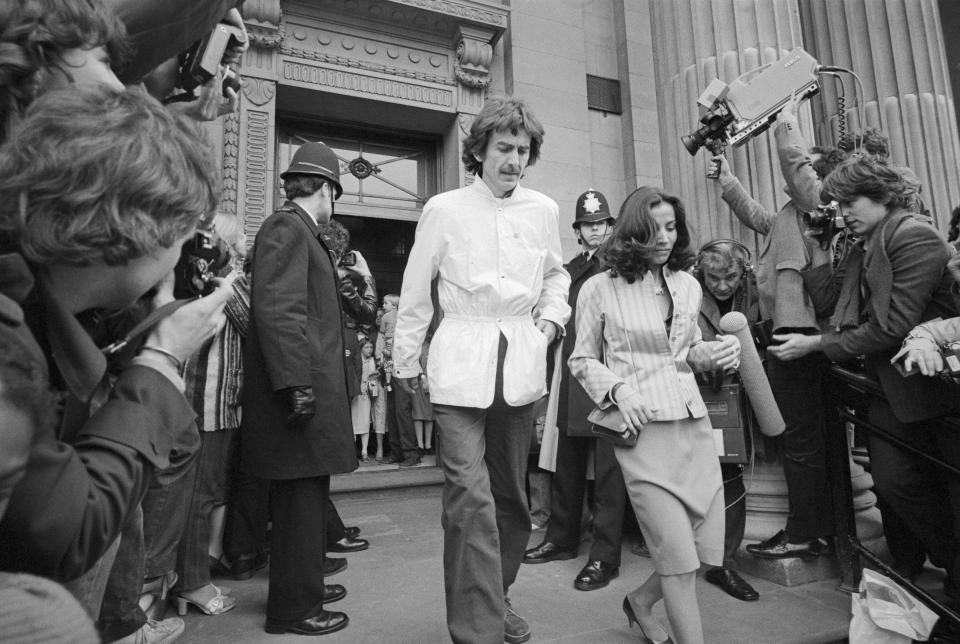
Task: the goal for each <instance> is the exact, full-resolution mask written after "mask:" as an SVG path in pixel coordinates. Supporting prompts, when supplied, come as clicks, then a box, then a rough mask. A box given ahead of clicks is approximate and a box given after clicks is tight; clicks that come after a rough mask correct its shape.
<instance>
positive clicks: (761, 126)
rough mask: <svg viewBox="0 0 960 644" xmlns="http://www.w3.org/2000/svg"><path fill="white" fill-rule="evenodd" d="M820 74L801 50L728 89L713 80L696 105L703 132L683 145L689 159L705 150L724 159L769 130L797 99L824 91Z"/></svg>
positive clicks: (713, 173) (690, 136) (754, 71)
mask: <svg viewBox="0 0 960 644" xmlns="http://www.w3.org/2000/svg"><path fill="white" fill-rule="evenodd" d="M820 69H822V68H821V67H820V66H819V65H818V64H817V61H816V59H814V58H813V57H812V56H811V55H810V54H808V53H807V52H805V51H804V50H803V49H801V48H799V47H797V48H796V49H794V50H792V51H791V52H790V53H788V54H787V55H786V56H784V57H783V58H781V59H780V60H776V61H774V62H772V63H768V64H766V65H763V66H761V67H758V68H756V69H752V70H750V71H748V72H745V73H744V74H741V75H740V76H739V77H738V78H736V79H735V80H733V81H732V82H731V83H730V84H727V83H724V82H723V81H721V80H720V79H718V78H715V79H713V80H712V81H711V82H710V84H709V85H708V86H707V88H706V89H705V90H704V92H703V93H702V94H701V95H700V98H699V99H698V100H697V104H698V105H699V106H700V107H701V108H702V109H703V115H702V116H701V118H700V123H701V127H699V128H697V129H696V130H695V131H693V132H691V133H690V134H687V135H685V136H683V137H681V138H680V141H681V142H682V143H683V146H684V147H685V148H686V149H687V151H688V152H689V153H690V154H691V155H693V154H696V153H697V151H699V150H700V148H702V147H707V148H708V149H709V150H710V151H711V152H712V153H713V154H721V153H722V152H723V150H724V148H725V147H726V146H727V144H728V143H730V144H733V145H734V146H740V145H743V144H744V143H746V142H747V141H748V140H750V139H751V138H753V137H754V136H756V135H758V134H760V133H761V132H764V131H765V130H766V129H767V128H769V127H770V124H771V123H772V122H773V121H774V120H776V118H777V114H779V113H780V111H781V110H782V109H783V108H784V107H785V106H786V105H787V103H788V102H790V100H792V99H793V98H794V97H797V98H799V99H805V98H810V97H811V96H815V95H816V94H817V92H819V91H820V82H819V80H818V79H817V74H818V72H819V70H820ZM714 165H715V164H714ZM718 171H719V168H716V167H712V168H711V169H710V171H709V172H708V174H707V176H712V177H715V176H716V173H717V172H718Z"/></svg>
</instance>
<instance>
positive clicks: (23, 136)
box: [0, 86, 231, 627]
mask: <svg viewBox="0 0 960 644" xmlns="http://www.w3.org/2000/svg"><path fill="white" fill-rule="evenodd" d="M105 131H108V132H110V137H111V139H110V140H111V143H112V144H111V145H104V138H103V136H104V135H103V133H104V132H105ZM38 159H44V160H45V162H44V163H38V162H37V160H38ZM212 167H213V162H212V159H211V158H210V156H209V146H208V144H207V143H206V141H205V139H204V137H203V136H202V134H201V133H200V132H199V130H198V129H197V127H196V126H194V125H193V124H190V123H187V122H185V121H183V120H182V119H179V118H177V117H175V116H173V115H171V114H169V112H168V111H167V110H165V109H164V108H163V107H162V106H161V105H160V104H159V103H157V102H156V101H155V100H153V99H151V98H150V97H148V96H147V95H145V94H144V93H142V92H137V91H127V92H118V91H116V90H113V89H110V88H106V87H80V86H78V87H73V88H71V89H70V90H68V91H58V92H50V93H48V94H47V95H45V96H43V97H41V98H40V99H38V100H37V101H36V102H35V103H34V105H33V106H32V107H31V108H30V109H29V110H28V111H27V113H26V116H25V119H24V120H23V122H22V123H21V124H20V125H19V127H18V128H16V130H15V131H14V132H13V133H12V136H11V138H10V140H9V141H8V142H7V144H6V145H5V146H4V147H3V149H2V151H0V241H2V246H3V252H4V254H3V255H2V257H0V263H2V265H3V271H2V274H3V275H4V280H3V284H2V293H3V295H4V296H5V299H4V302H5V304H6V308H5V310H6V311H7V314H6V315H4V316H3V322H4V324H3V325H2V326H0V331H2V332H3V333H5V334H11V335H12V336H14V337H16V338H17V339H19V341H20V342H22V343H23V344H24V346H26V347H28V348H29V349H30V351H31V352H32V354H33V355H34V357H35V359H36V360H37V361H38V363H40V364H43V365H44V366H45V368H46V369H47V371H48V373H49V376H50V381H51V383H52V385H53V386H54V388H55V389H56V390H57V391H58V392H59V393H60V395H61V397H62V399H63V400H64V401H65V406H64V409H63V413H62V415H61V417H60V419H59V421H58V422H59V427H58V429H57V430H56V431H53V430H52V429H51V430H50V431H49V432H44V433H41V435H40V436H39V437H38V440H37V442H36V443H35V445H34V447H33V449H32V453H31V458H30V461H29V464H28V467H27V472H26V475H25V476H24V478H23V480H22V481H21V482H20V483H19V484H18V485H17V487H16V489H15V490H14V494H13V497H12V499H11V503H10V507H9V510H8V513H7V515H6V517H4V520H3V522H2V523H0V544H2V546H0V567H2V568H3V569H5V570H27V571H32V572H35V573H37V574H41V575H45V576H49V577H51V578H54V579H57V580H62V581H66V580H71V579H75V578H77V577H78V576H80V575H81V574H83V573H84V572H85V571H87V570H88V569H90V568H91V567H93V566H95V565H96V564H98V563H99V565H101V566H105V567H106V568H108V569H109V566H110V562H109V561H108V560H106V559H105V560H104V561H100V560H101V557H103V555H104V554H105V553H106V552H107V551H108V549H109V548H110V546H111V545H112V544H113V543H114V542H115V540H116V538H117V535H118V534H119V532H120V527H121V524H122V523H123V522H124V521H125V520H126V519H127V517H128V516H129V515H130V514H131V513H132V512H134V511H135V509H136V508H137V507H138V505H139V503H140V499H141V498H142V497H143V494H144V493H145V490H146V486H147V484H148V482H149V480H150V478H151V476H152V474H153V472H154V471H155V469H159V468H163V467H166V465H167V463H168V455H169V453H170V445H171V436H172V435H173V434H175V433H177V432H178V431H180V430H181V428H183V427H185V426H189V425H190V423H191V422H192V419H193V411H192V410H191V408H190V406H189V404H188V403H187V401H186V399H185V398H184V396H183V394H182V391H183V381H182V379H181V378H180V374H179V370H180V367H181V365H182V364H183V362H184V361H185V360H186V359H187V358H188V357H189V356H190V355H191V354H192V353H194V352H195V351H196V350H197V349H198V348H199V347H200V345H201V344H202V343H203V341H205V340H206V339H207V338H209V337H211V336H212V335H213V334H214V333H215V332H216V331H217V329H218V328H219V326H220V325H221V324H222V323H223V315H222V309H223V306H224V304H225V302H226V300H227V298H228V296H229V294H230V292H231V291H230V287H229V285H228V284H222V285H220V286H219V287H218V288H217V289H216V290H215V291H214V292H213V293H212V294H211V295H209V296H208V297H205V298H202V299H199V300H196V301H194V302H190V303H188V304H186V305H184V306H182V307H180V308H179V309H177V310H176V311H175V312H174V313H172V314H170V315H169V316H167V317H165V318H163V319H162V320H161V321H160V322H159V323H157V324H156V326H155V327H153V329H152V330H150V331H149V333H148V334H147V335H146V341H145V343H144V344H143V346H142V347H141V348H140V350H139V352H138V353H137V355H136V357H134V358H133V360H132V363H130V364H129V365H126V366H125V367H123V368H122V369H121V370H120V373H119V377H118V379H117V380H116V382H115V383H111V382H110V380H109V379H107V378H106V368H107V361H106V359H105V358H104V356H103V354H102V353H101V351H100V350H99V349H98V348H97V345H96V344H94V340H93V337H92V335H91V331H89V330H88V329H89V328H91V326H95V322H96V319H97V316H98V315H99V314H100V313H101V312H109V311H117V310H121V309H124V308H125V307H129V306H130V305H131V304H133V303H134V302H135V301H137V300H138V299H139V298H140V297H141V296H142V295H144V294H145V293H146V292H148V291H149V290H151V289H152V288H153V287H154V286H156V285H157V284H158V283H160V286H159V287H158V289H157V294H156V296H155V297H154V298H153V305H154V307H159V306H161V305H163V304H166V303H168V302H170V301H172V299H173V296H172V282H171V280H169V279H165V277H167V278H169V277H170V276H171V275H172V269H173V266H174V264H176V262H177V260H178V258H179V256H180V247H181V245H182V243H183V242H185V241H186V240H187V239H189V238H191V237H192V236H193V234H194V230H195V229H196V226H197V224H198V223H199V222H200V220H201V218H202V217H205V216H209V215H210V214H211V213H212V212H213V210H214V209H215V207H216V204H217V200H218V198H219V188H218V186H217V182H216V177H215V175H214V173H213V172H212V171H211V170H210V168H212ZM91 321H92V322H93V323H94V324H93V325H91V324H89V323H90V322H91ZM85 323H86V324H85ZM101 591H102V589H101ZM93 604H94V605H93V606H88V610H93V613H94V614H96V612H97V610H96V606H97V605H98V604H99V599H96V598H94V600H93ZM181 627H182V625H181Z"/></svg>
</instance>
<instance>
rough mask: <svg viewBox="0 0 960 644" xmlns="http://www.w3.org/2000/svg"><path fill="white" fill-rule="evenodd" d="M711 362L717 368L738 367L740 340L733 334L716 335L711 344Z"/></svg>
mask: <svg viewBox="0 0 960 644" xmlns="http://www.w3.org/2000/svg"><path fill="white" fill-rule="evenodd" d="M712 357H713V364H714V365H716V368H717V369H722V370H723V371H726V370H727V369H737V368H739V367H740V340H739V339H738V338H737V336H735V335H718V336H717V343H716V344H715V345H714V346H713V356H712Z"/></svg>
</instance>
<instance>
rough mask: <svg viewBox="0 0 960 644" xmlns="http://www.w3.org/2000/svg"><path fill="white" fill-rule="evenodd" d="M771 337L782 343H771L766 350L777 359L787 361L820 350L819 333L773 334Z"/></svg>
mask: <svg viewBox="0 0 960 644" xmlns="http://www.w3.org/2000/svg"><path fill="white" fill-rule="evenodd" d="M773 339H774V340H775V341H777V342H780V343H782V344H772V345H770V346H769V347H767V351H768V352H769V353H770V354H772V355H773V356H774V357H776V358H777V359H779V360H783V361H789V360H796V359H797V358H802V357H803V356H805V355H807V354H809V353H813V352H814V351H819V350H820V336H819V335H803V334H802V333H781V334H774V336H773Z"/></svg>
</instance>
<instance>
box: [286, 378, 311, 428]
mask: <svg viewBox="0 0 960 644" xmlns="http://www.w3.org/2000/svg"><path fill="white" fill-rule="evenodd" d="M283 396H284V399H285V402H286V404H287V411H288V412H289V413H288V414H287V424H288V425H300V424H301V423H303V422H305V421H307V420H310V419H311V418H313V416H314V415H315V414H316V413H317V399H316V397H315V396H314V395H313V387H288V388H287V389H284V390H283Z"/></svg>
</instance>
